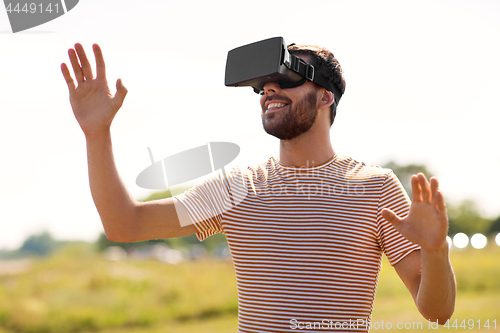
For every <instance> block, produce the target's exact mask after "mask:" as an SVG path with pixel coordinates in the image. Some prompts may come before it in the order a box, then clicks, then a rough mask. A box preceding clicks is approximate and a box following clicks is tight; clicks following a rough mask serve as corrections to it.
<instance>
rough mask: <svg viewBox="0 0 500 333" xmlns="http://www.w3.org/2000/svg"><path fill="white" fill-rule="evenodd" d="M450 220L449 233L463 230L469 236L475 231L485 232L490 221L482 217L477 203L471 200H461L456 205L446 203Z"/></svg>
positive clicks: (488, 228)
mask: <svg viewBox="0 0 500 333" xmlns="http://www.w3.org/2000/svg"><path fill="white" fill-rule="evenodd" d="M447 209H448V218H449V220H450V229H449V234H450V235H453V234H456V233H458V232H463V233H465V234H467V235H469V236H471V235H473V234H475V233H481V234H487V233H488V231H489V230H490V226H491V224H492V221H491V220H489V219H487V218H485V217H483V216H482V215H481V212H480V211H479V208H478V207H477V204H476V203H475V202H474V201H472V200H463V201H462V202H461V203H460V204H459V205H458V206H454V205H450V204H447Z"/></svg>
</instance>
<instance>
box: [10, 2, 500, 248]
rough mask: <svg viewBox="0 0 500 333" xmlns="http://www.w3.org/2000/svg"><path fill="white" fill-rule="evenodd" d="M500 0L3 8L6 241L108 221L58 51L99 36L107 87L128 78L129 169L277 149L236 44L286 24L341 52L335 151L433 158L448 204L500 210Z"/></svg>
mask: <svg viewBox="0 0 500 333" xmlns="http://www.w3.org/2000/svg"><path fill="white" fill-rule="evenodd" d="M308 4H310V5H309V6H308ZM499 18H500V2H498V1H495V0H479V1H477V0H475V1H472V0H470V1H464V0H453V1H452V0H432V1H430V0H419V1H386V0H380V1H369V0H360V1H352V0H349V1H348V0H329V1H314V2H304V1H287V2H283V1H268V2H249V1H244V2H243V1H198V0H197V1H195V0H183V1H168V0H151V1H148V2H138V1H134V2H133V1H128V0H99V1H90V0H80V2H79V3H78V5H77V6H76V7H74V8H73V9H72V10H71V11H69V12H68V13H67V14H65V15H63V16H61V17H59V18H57V19H55V20H53V21H50V22H48V23H45V24H43V25H40V26H38V27H34V28H32V29H29V30H26V31H24V32H19V33H15V34H13V33H12V30H11V27H10V25H9V21H8V17H7V13H6V12H5V11H4V10H3V9H2V10H0V59H1V61H0V152H1V164H0V249H15V248H17V247H19V246H20V245H21V244H22V242H23V240H24V239H25V238H26V237H27V236H29V235H33V234H36V233H39V232H42V231H49V232H50V233H51V234H52V235H53V236H54V237H55V238H56V239H66V240H87V241H93V240H95V239H97V237H98V235H99V234H100V233H101V232H102V231H103V229H102V225H101V222H100V219H99V216H98V214H97V211H96V209H95V206H94V204H93V201H92V198H91V195H90V188H89V184H88V174H87V164H86V147H85V139H84V135H83V133H82V131H81V130H80V128H79V126H78V123H77V122H76V120H75V118H74V116H73V114H72V110H71V106H70V104H69V98H68V90H67V86H66V83H65V81H64V79H63V77H62V74H61V72H60V64H61V63H62V62H67V63H68V56H67V50H68V49H69V48H71V47H72V46H73V45H74V44H75V43H77V42H79V43H82V44H83V46H84V47H85V49H86V51H87V54H88V55H89V57H90V59H91V63H92V64H94V62H93V55H92V51H91V45H92V43H98V44H99V45H100V46H101V48H102V50H103V54H104V58H105V61H106V65H107V74H108V81H109V82H110V86H111V87H112V90H114V82H116V80H117V79H118V78H121V79H122V80H123V83H124V84H125V86H126V87H127V89H128V91H129V93H128V95H127V97H126V99H125V102H124V105H123V107H122V108H121V109H120V111H119V112H118V115H117V116H116V118H115V121H114V123H113V125H112V129H111V130H112V136H113V147H114V153H115V159H116V163H117V166H118V170H119V172H120V175H121V177H122V179H123V181H124V183H125V184H126V186H127V188H128V189H129V191H130V192H131V193H132V195H133V196H134V197H135V198H137V199H144V198H145V197H147V196H148V195H149V194H151V193H152V192H154V191H152V190H146V189H141V188H140V187H138V186H137V185H136V183H135V180H136V177H137V175H139V173H140V172H141V171H142V170H143V169H145V168H146V167H147V166H148V165H150V163H151V162H150V157H149V153H148V147H150V148H151V151H152V152H153V156H154V158H155V159H156V160H158V159H160V158H165V157H167V156H170V155H172V154H175V153H178V152H181V151H184V150H186V149H189V148H193V147H197V146H200V145H203V144H205V143H206V142H209V141H228V142H234V143H236V144H238V145H239V146H240V148H241V152H240V155H239V156H238V157H237V159H236V160H235V161H234V163H233V164H239V165H255V164H259V163H261V162H264V161H265V160H267V159H268V158H269V157H270V156H278V146H279V141H278V140H277V139H276V138H273V137H270V136H268V135H267V134H266V133H265V132H264V131H263V130H262V125H261V120H260V106H259V96H258V95H256V94H254V93H253V91H252V89H251V88H243V87H242V88H234V87H225V86H224V83H223V82H224V69H225V61H226V57H227V52H228V51H229V50H231V49H233V48H235V47H238V46H241V45H244V44H248V43H251V42H255V41H258V40H262V39H266V38H271V37H276V36H283V37H284V39H285V41H286V43H292V42H294V43H298V44H316V45H319V46H322V47H326V48H328V49H330V50H331V51H332V52H333V53H334V54H335V56H336V57H337V58H338V60H339V62H340V64H341V66H342V68H343V70H344V73H345V79H346V81H347V87H346V92H345V94H344V96H343V97H342V100H341V102H340V104H339V107H338V109H337V118H336V120H335V123H334V125H333V126H332V129H331V138H332V144H333V147H334V149H335V151H336V152H337V153H341V154H344V155H348V156H351V157H353V158H354V159H356V160H359V161H363V162H366V163H368V164H377V165H383V164H385V163H387V162H388V161H390V160H393V161H396V162H397V163H400V164H408V163H416V164H424V165H426V166H427V168H428V169H429V170H430V171H431V172H433V174H434V175H435V176H436V177H437V178H438V179H439V180H440V185H441V190H442V192H443V194H444V196H445V198H446V200H447V202H449V203H450V204H458V203H459V202H460V201H461V200H464V199H472V200H475V201H476V202H477V204H478V206H479V208H480V209H481V212H482V213H483V214H484V215H485V216H487V217H491V218H493V217H497V216H499V215H500V150H499V148H498V147H499V143H500V135H499V131H498V124H499V123H500V106H499V102H498V96H499V92H500V62H499V61H498V59H500V45H499V43H498V33H499V32H500V19H499Z"/></svg>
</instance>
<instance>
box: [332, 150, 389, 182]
mask: <svg viewBox="0 0 500 333" xmlns="http://www.w3.org/2000/svg"><path fill="white" fill-rule="evenodd" d="M332 166H333V167H334V168H335V169H336V170H337V172H340V173H343V174H345V177H346V178H349V179H360V180H361V179H380V180H385V179H386V178H388V177H392V176H393V175H394V174H393V172H392V170H391V169H387V168H382V167H380V166H378V165H374V164H367V163H365V162H361V161H358V160H356V159H354V158H352V157H349V156H345V155H340V154H339V155H337V158H336V160H335V163H333V164H332Z"/></svg>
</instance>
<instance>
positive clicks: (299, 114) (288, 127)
mask: <svg viewBox="0 0 500 333" xmlns="http://www.w3.org/2000/svg"><path fill="white" fill-rule="evenodd" d="M316 96H317V94H316V91H311V92H309V93H308V94H307V95H306V96H304V98H303V99H302V100H300V101H298V102H297V105H294V104H293V103H290V104H288V105H287V106H286V108H288V110H280V111H278V112H275V113H270V114H266V113H265V110H263V111H264V113H263V114H262V126H263V127H264V130H265V131H266V133H268V134H270V135H272V136H275V137H277V138H278V139H280V140H292V139H295V138H296V137H298V136H300V135H302V134H303V133H305V132H307V131H309V129H310V128H311V127H312V125H313V124H314V122H315V121H316V116H317V114H318V110H317V109H316ZM270 99H271V100H272V99H274V98H270ZM276 99H278V100H283V101H287V102H291V100H289V99H287V98H283V97H280V96H276Z"/></svg>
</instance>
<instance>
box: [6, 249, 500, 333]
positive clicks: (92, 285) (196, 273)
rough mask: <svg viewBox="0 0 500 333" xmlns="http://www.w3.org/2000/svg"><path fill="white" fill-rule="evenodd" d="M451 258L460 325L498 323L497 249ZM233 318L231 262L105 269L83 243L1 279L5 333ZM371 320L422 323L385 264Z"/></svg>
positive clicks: (151, 327)
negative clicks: (468, 321) (471, 321)
mask: <svg viewBox="0 0 500 333" xmlns="http://www.w3.org/2000/svg"><path fill="white" fill-rule="evenodd" d="M450 257H451V262H452V265H453V268H454V271H455V275H456V278H457V286H458V304H457V312H458V313H459V315H461V316H462V318H461V319H463V318H465V317H463V315H464V313H463V311H462V312H460V310H461V308H462V307H463V306H465V305H466V304H472V305H473V306H472V305H471V306H470V307H469V310H470V311H472V310H471V309H472V307H474V309H475V310H474V311H476V312H475V313H479V312H484V313H486V314H485V316H486V315H487V316H489V318H490V320H491V319H492V318H500V309H499V308H498V306H496V305H497V301H498V297H500V280H499V279H498V276H500V266H499V265H498V262H499V260H500V247H498V246H496V245H494V244H490V245H489V246H488V247H487V248H485V249H483V250H474V249H470V248H469V249H465V250H455V251H452V252H451V255H450ZM482 299H486V300H487V301H488V303H487V304H486V303H485V305H484V306H488V307H484V308H482V307H481V306H482V305H481V304H482V303H481V302H480V300H482ZM490 299H491V301H490ZM458 305H460V306H458ZM460 313H461V314H460ZM236 314H237V295H236V277H235V273H234V268H233V265H232V264H231V262H229V261H214V260H202V261H193V262H186V263H183V264H179V265H169V264H165V263H161V262H158V261H154V260H148V261H118V262H108V261H105V260H104V259H103V258H102V256H101V255H100V254H98V253H97V252H92V251H90V247H89V244H84V243H78V244H68V245H67V246H65V247H63V248H61V249H60V250H58V251H56V252H55V253H54V254H53V255H52V256H50V257H43V258H42V257H40V258H38V259H33V260H32V263H31V269H30V270H29V271H27V272H24V273H19V274H17V275H3V276H1V275H0V332H16V333H31V332H37V333H38V332H45V333H63V332H64V333H69V332H82V333H88V332H100V333H104V332H110V333H111V332H113V333H118V332H120V333H131V332H134V333H145V332H151V333H153V332H154V333H159V332H188V330H183V327H194V324H193V323H198V325H197V327H198V329H197V330H195V329H194V328H193V330H192V331H193V332H219V333H226V332H234V330H235V327H236V323H235V322H236V319H235V317H236ZM465 314H469V316H470V318H473V319H479V318H480V317H476V315H474V316H472V315H471V314H470V313H465ZM374 315H375V316H374V317H375V318H379V319H378V320H382V319H383V320H385V321H393V323H396V322H398V321H404V320H406V318H409V319H408V320H412V321H413V320H420V321H422V322H424V323H425V320H424V319H422V317H421V316H420V314H419V313H418V311H417V309H416V307H415V305H414V304H413V300H412V298H411V296H410V294H409V292H408V290H407V289H406V288H405V286H404V284H403V283H402V282H401V280H400V279H399V277H398V276H397V273H396V272H395V270H394V269H393V268H392V267H391V266H390V265H389V264H388V262H387V259H385V258H384V264H383V267H382V271H381V273H380V280H379V287H378V291H377V300H376V303H375V312H374ZM377 316H378V317H377ZM477 316H479V315H477ZM216 318H232V319H227V320H224V321H225V326H227V329H224V330H222V329H221V330H220V331H217V330H215V329H214V330H210V331H207V330H204V329H203V328H204V323H205V322H206V321H207V320H208V321H212V320H216ZM403 318H404V319H403ZM458 318H460V317H458ZM467 318H469V317H467ZM461 319H460V320H461ZM160 327H161V329H160ZM170 327H172V328H174V327H175V330H174V329H172V330H170ZM167 328H168V329H167Z"/></svg>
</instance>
